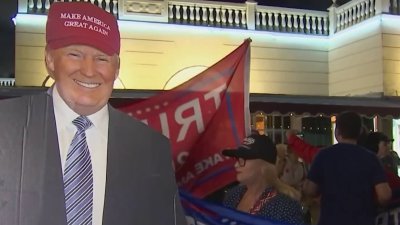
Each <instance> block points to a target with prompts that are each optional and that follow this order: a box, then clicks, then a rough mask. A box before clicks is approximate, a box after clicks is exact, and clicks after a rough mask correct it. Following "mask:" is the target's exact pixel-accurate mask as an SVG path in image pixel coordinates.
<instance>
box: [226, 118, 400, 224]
mask: <svg viewBox="0 0 400 225" xmlns="http://www.w3.org/2000/svg"><path fill="white" fill-rule="evenodd" d="M297 134H298V131H296V130H288V131H287V132H286V143H285V144H275V143H273V142H272V140H271V139H270V138H269V137H268V136H265V135H261V134H256V133H253V134H252V135H250V136H249V137H247V138H246V139H245V140H244V141H243V144H242V145H241V146H240V147H239V148H237V149H228V150H224V151H222V154H223V155H225V156H228V157H233V158H235V159H236V160H237V163H236V165H235V169H236V172H237V181H238V183H237V184H235V185H233V186H231V187H230V188H229V189H227V190H225V194H224V198H223V201H222V204H223V205H225V206H226V207H230V208H234V209H236V210H239V211H242V212H247V213H250V214H253V215H256V216H262V217H264V218H266V219H271V220H273V221H279V222H282V224H320V225H328V224H349V225H350V224H352V225H354V224H360V225H361V224H362V225H373V224H375V217H376V215H377V213H379V211H382V210H385V209H386V207H389V206H391V205H396V204H397V203H398V200H399V199H400V198H399V195H398V194H397V193H398V190H400V178H399V177H398V173H397V167H398V166H399V157H398V155H397V154H396V152H395V151H393V150H392V149H391V144H392V142H393V141H394V140H393V139H390V138H389V137H388V136H386V135H385V134H384V133H382V132H368V131H367V130H366V129H365V128H364V127H363V125H362V121H361V117H360V116H359V115H358V114H356V113H354V112H344V113H342V114H340V115H339V116H338V117H337V120H336V128H335V138H336V140H337V141H338V143H337V144H334V145H332V146H328V147H325V148H318V147H316V146H312V145H311V144H309V143H307V142H306V141H305V140H303V139H302V138H300V137H298V136H297Z"/></svg>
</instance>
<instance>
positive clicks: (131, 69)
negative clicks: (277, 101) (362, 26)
mask: <svg viewBox="0 0 400 225" xmlns="http://www.w3.org/2000/svg"><path fill="white" fill-rule="evenodd" d="M45 20H46V17H45V16H40V15H18V16H17V26H16V85H18V86H39V85H41V83H42V81H43V80H44V79H45V76H46V74H47V73H46V70H45V67H44V60H43V55H44V54H43V51H44V46H45V36H44V26H45ZM119 25H120V30H121V38H122V40H121V45H122V49H121V55H120V56H121V71H120V79H121V81H122V82H123V84H124V85H125V86H126V87H127V88H129V89H162V88H163V87H164V85H165V84H166V82H167V81H168V79H169V78H170V77H171V76H173V75H174V74H175V73H177V72H178V71H179V70H182V69H184V68H187V67H190V66H196V65H204V66H211V65H213V64H214V63H216V62H217V61H219V60H220V59H222V58H223V57H224V56H225V55H227V54H229V53H230V52H231V51H233V50H234V49H235V48H236V47H237V46H239V45H240V44H241V43H242V42H243V41H244V39H246V38H251V39H252V40H253V41H252V43H251V65H250V70H251V71H250V91H251V92H253V93H276V94H301V95H328V52H327V51H328V41H329V40H328V37H325V36H312V35H298V34H286V33H271V32H265V31H249V30H242V29H222V28H208V27H200V26H184V25H173V24H162V23H146V22H129V21H119Z"/></svg>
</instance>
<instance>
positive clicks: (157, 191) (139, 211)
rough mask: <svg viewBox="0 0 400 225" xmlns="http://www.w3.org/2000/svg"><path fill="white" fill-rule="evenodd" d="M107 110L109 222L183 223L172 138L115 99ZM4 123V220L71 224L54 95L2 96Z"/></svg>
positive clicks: (7, 223) (0, 139)
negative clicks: (122, 109)
mask: <svg viewBox="0 0 400 225" xmlns="http://www.w3.org/2000/svg"><path fill="white" fill-rule="evenodd" d="M109 115H110V122H109V124H110V125H109V134H108V153H107V181H106V193H105V202H104V212H103V224H104V225H124V224H127V225H128V224H129V225H133V224H135V225H147V224H148V225H168V224H170V225H172V224H185V222H184V217H183V212H182V208H181V205H180V202H179V197H177V195H178V194H177V187H176V184H175V179H174V174H173V171H172V160H171V152H170V148H169V142H168V140H167V138H165V137H164V136H162V135H161V134H159V133H157V132H155V131H154V130H152V129H150V128H148V127H147V126H146V125H145V124H143V123H141V122H140V121H137V120H133V119H132V118H130V117H129V116H128V115H126V114H124V113H122V112H119V111H117V110H116V109H114V108H112V107H111V106H109ZM0 126H1V132H0V224H4V225H65V224H66V215H65V201H64V190H63V177H62V170H61V163H60V155H59V152H60V151H59V147H58V138H57V130H56V124H55V118H54V110H53V101H52V98H51V96H49V95H48V94H43V95H36V96H25V97H20V98H14V99H6V100H2V101H0ZM176 220H177V221H176Z"/></svg>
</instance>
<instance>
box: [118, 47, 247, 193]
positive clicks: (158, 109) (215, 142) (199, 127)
mask: <svg viewBox="0 0 400 225" xmlns="http://www.w3.org/2000/svg"><path fill="white" fill-rule="evenodd" d="M250 42H251V40H245V41H244V43H243V44H241V45H240V46H239V47H238V48H237V49H235V50H234V51H233V52H231V53H230V54H229V55H227V56H226V57H225V58H223V59H222V60H220V61H219V62H217V63H216V64H214V65H213V66H211V67H209V68H208V69H207V70H205V71H203V72H202V73H200V74H198V75H197V76H195V77H193V78H192V79H190V80H188V81H186V82H185V83H183V84H181V85H179V86H178V87H175V88H174V89H171V90H169V91H166V92H164V93H162V94H159V95H156V96H153V97H151V98H149V99H147V100H145V101H141V102H139V103H134V104H132V105H129V106H125V107H123V108H120V110H122V111H124V112H126V113H129V114H130V115H132V116H133V117H136V118H138V119H139V120H142V121H144V122H145V123H147V124H148V125H149V126H151V127H153V128H154V129H156V130H159V131H161V132H162V133H163V134H164V135H165V136H167V137H168V138H169V139H170V141H171V145H172V155H173V159H174V166H175V175H176V179H177V183H178V185H179V187H180V188H181V189H183V190H185V191H188V192H190V193H192V194H193V195H195V196H197V197H199V198H202V197H205V196H206V195H208V194H210V193H212V192H214V191H216V190H218V189H220V188H222V187H224V186H225V185H227V184H230V183H232V182H233V181H235V171H234V169H233V165H234V161H233V160H232V159H229V158H225V157H224V156H222V155H221V151H222V150H223V149H225V148H234V147H237V146H239V145H240V143H241V142H242V139H243V138H244V137H245V136H247V134H249V132H250V115H249V114H250V113H249V108H248V107H249V101H248V100H249V70H250V69H249V66H250Z"/></svg>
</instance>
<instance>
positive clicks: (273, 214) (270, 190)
mask: <svg viewBox="0 0 400 225" xmlns="http://www.w3.org/2000/svg"><path fill="white" fill-rule="evenodd" d="M222 154H224V155H226V156H229V157H234V158H236V159H237V163H236V164H235V169H236V172H237V175H236V178H237V180H238V181H239V183H240V184H239V185H238V186H235V187H233V188H232V189H230V190H228V192H227V193H226V195H225V198H224V202H223V204H224V205H225V206H227V207H230V208H235V209H237V210H239V211H243V212H247V213H250V214H253V215H257V216H262V217H264V218H266V219H271V220H274V221H279V222H284V223H287V224H303V223H304V222H303V213H302V209H301V205H300V203H299V201H298V200H299V198H300V195H299V193H298V192H297V191H296V190H295V189H294V188H292V187H290V186H288V185H286V184H284V183H283V182H281V181H280V180H279V178H278V175H277V171H276V168H275V162H276V156H277V152H276V147H275V144H274V143H273V142H272V141H271V139H270V138H268V137H267V136H264V135H259V134H253V135H251V136H249V137H247V138H245V140H244V142H243V145H242V146H240V147H239V148H237V149H227V150H224V151H223V152H222Z"/></svg>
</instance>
